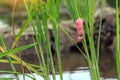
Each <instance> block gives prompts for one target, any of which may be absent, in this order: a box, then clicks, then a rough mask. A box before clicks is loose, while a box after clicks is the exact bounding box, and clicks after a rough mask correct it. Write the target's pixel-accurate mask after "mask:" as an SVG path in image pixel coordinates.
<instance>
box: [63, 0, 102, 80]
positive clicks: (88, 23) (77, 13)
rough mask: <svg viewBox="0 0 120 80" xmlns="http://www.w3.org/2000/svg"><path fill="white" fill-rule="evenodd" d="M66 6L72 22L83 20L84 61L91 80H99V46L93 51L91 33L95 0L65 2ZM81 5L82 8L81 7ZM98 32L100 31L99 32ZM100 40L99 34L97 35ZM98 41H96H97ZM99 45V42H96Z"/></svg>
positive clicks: (67, 0)
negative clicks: (86, 63)
mask: <svg viewBox="0 0 120 80" xmlns="http://www.w3.org/2000/svg"><path fill="white" fill-rule="evenodd" d="M65 2H66V3H65V4H66V6H67V8H68V10H69V12H70V14H71V16H72V18H73V20H74V21H76V19H78V18H83V20H84V22H85V26H84V32H85V34H84V36H83V37H84V38H83V41H82V43H83V47H84V50H85V54H86V56H85V57H86V59H87V61H88V65H89V67H90V73H91V79H92V80H100V74H99V67H98V56H99V46H98V49H97V50H98V51H96V50H95V46H94V39H93V32H94V11H95V10H94V9H95V0H91V1H89V0H84V1H83V0H73V1H72V2H71V1H70V0H66V1H65ZM81 4H83V6H81ZM99 32H100V30H99ZM86 35H87V39H88V43H89V49H88V47H87V43H86V42H87V39H86V37H85V36H86ZM99 39H100V34H99ZM99 39H98V41H99ZM98 44H99V42H98Z"/></svg>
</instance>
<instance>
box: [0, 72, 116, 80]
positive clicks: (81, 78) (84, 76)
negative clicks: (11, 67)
mask: <svg viewBox="0 0 120 80" xmlns="http://www.w3.org/2000/svg"><path fill="white" fill-rule="evenodd" d="M28 75H29V76H33V75H34V77H35V80H44V79H43V78H42V77H40V76H39V75H37V74H28ZM0 78H14V75H12V74H1V75H0ZM19 79H20V80H24V78H23V75H19ZM13 80H16V79H13ZM25 80H33V79H30V78H29V77H27V76H26V77H25ZM50 80H53V79H52V76H51V75H50ZM56 80H60V76H59V75H56ZM63 80H91V79H90V72H89V70H79V71H78V70H77V71H71V72H68V71H66V72H64V73H63ZM100 80H117V79H114V78H109V79H108V78H107V79H104V78H101V79H100Z"/></svg>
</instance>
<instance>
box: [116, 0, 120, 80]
mask: <svg viewBox="0 0 120 80" xmlns="http://www.w3.org/2000/svg"><path fill="white" fill-rule="evenodd" d="M116 34H117V35H116V67H117V76H118V80H120V24H119V9H118V0H116Z"/></svg>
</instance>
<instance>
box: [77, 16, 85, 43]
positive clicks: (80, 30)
mask: <svg viewBox="0 0 120 80" xmlns="http://www.w3.org/2000/svg"><path fill="white" fill-rule="evenodd" d="M76 28H77V34H78V42H81V41H82V39H83V33H84V32H83V20H82V19H81V18H78V19H77V20H76Z"/></svg>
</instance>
